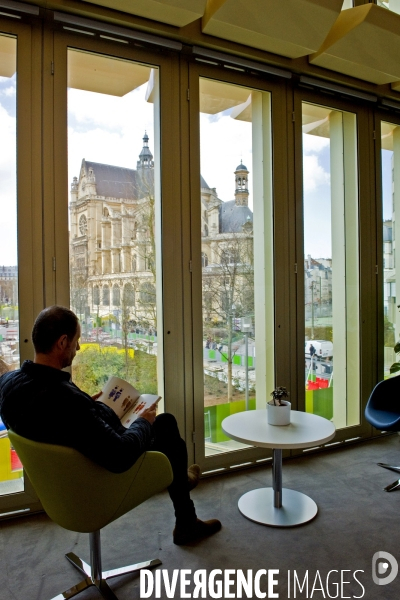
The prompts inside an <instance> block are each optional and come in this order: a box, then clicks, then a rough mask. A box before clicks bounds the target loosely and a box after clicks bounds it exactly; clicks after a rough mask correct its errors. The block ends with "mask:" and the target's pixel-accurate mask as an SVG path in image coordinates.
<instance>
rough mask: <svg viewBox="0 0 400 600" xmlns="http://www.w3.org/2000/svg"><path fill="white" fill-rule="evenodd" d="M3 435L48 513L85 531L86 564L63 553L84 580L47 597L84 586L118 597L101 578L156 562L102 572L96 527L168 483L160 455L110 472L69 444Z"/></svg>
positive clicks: (148, 454)
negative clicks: (88, 543) (11, 446)
mask: <svg viewBox="0 0 400 600" xmlns="http://www.w3.org/2000/svg"><path fill="white" fill-rule="evenodd" d="M9 438H10V440H11V443H12V445H13V446H14V448H15V450H16V451H17V453H18V456H19V458H20V459H21V462H22V464H23V465H24V468H25V470H26V472H27V474H28V477H29V479H30V481H31V483H32V485H33V487H34V489H35V491H36V493H37V495H38V497H39V500H40V501H41V503H42V505H43V508H44V510H45V511H46V513H47V514H48V515H49V517H50V518H51V519H52V520H53V521H55V522H56V523H57V524H58V525H61V527H64V528H65V529H69V530H71V531H78V532H81V533H89V536H90V565H88V564H87V563H85V562H84V561H83V560H81V559H80V558H79V557H78V556H76V555H75V554H74V553H72V552H70V553H68V554H66V558H67V559H68V560H69V561H70V562H71V563H72V564H73V565H74V566H75V567H76V568H77V569H79V571H80V572H81V573H82V575H83V576H84V580H83V581H81V582H80V583H79V584H77V585H76V586H74V587H72V588H71V589H69V590H67V591H65V592H63V593H62V594H59V595H58V596H56V597H55V598H54V599H53V600H63V599H68V598H72V597H73V596H76V595H77V594H79V593H80V592H81V591H83V590H85V589H87V588H88V587H90V586H96V587H97V589H98V590H99V592H100V593H101V595H102V596H103V598H106V599H107V600H118V599H117V597H116V596H115V594H114V593H113V592H112V590H111V589H110V587H109V586H108V584H107V581H106V580H107V579H110V578H111V577H117V576H118V575H124V574H126V573H132V572H134V571H138V570H140V569H143V568H149V567H153V566H156V565H159V564H161V561H160V560H159V559H153V560H148V561H145V562H142V563H139V564H136V565H130V566H127V567H122V568H119V569H113V570H112V571H105V572H102V565H101V544H100V530H101V529H102V528H103V527H105V526H106V525H107V524H108V523H111V522H112V521H115V520H116V519H118V518H119V517H121V516H122V515H124V514H125V513H127V512H128V511H130V510H131V509H132V508H134V507H135V506H138V505H139V504H141V503H142V502H144V501H145V500H147V498H150V497H151V496H153V495H154V494H156V493H157V492H161V491H162V490H164V489H165V488H167V487H168V486H169V485H170V483H171V482H172V469H171V465H170V463H169V460H168V459H167V457H166V456H165V455H164V454H161V453H160V452H145V453H144V454H142V455H141V456H140V458H139V459H138V460H137V461H136V463H135V464H134V465H133V466H132V467H131V468H130V469H129V470H128V471H125V472H124V473H118V474H116V473H111V472H110V471H107V470H106V469H104V468H103V467H100V466H99V465H97V464H95V463H94V462H93V461H91V460H90V459H89V458H86V456H83V454H81V453H80V452H78V451H77V450H74V449H73V448H67V447H65V446H57V445H53V444H44V443H41V442H34V441H32V440H28V439H26V438H24V437H21V436H20V435H18V434H16V433H15V432H13V431H11V430H10V431H9Z"/></svg>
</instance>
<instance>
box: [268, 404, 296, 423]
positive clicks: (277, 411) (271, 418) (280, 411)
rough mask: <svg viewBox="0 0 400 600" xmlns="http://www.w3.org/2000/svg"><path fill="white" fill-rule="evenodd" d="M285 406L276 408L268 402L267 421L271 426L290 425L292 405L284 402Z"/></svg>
mask: <svg viewBox="0 0 400 600" xmlns="http://www.w3.org/2000/svg"><path fill="white" fill-rule="evenodd" d="M282 402H283V406H275V405H274V404H270V403H269V402H267V419H268V423H269V424H270V425H289V424H290V409H291V407H292V405H291V403H290V402H288V401H287V400H282Z"/></svg>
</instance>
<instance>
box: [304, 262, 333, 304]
mask: <svg viewBox="0 0 400 600" xmlns="http://www.w3.org/2000/svg"><path fill="white" fill-rule="evenodd" d="M304 302H305V305H306V306H307V305H308V306H311V304H312V302H314V304H318V305H325V306H327V305H328V306H329V305H332V259H331V258H318V259H314V258H311V255H310V254H309V255H308V256H307V258H305V260H304Z"/></svg>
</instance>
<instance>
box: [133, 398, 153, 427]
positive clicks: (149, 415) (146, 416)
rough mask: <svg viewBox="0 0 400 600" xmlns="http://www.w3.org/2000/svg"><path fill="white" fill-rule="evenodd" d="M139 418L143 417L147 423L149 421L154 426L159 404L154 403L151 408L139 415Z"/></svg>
mask: <svg viewBox="0 0 400 600" xmlns="http://www.w3.org/2000/svg"><path fill="white" fill-rule="evenodd" d="M138 416H139V417H142V418H143V419H146V421H148V422H149V423H150V425H153V423H154V420H155V418H156V416H157V402H154V404H152V405H151V406H149V408H146V409H145V410H144V411H143V412H141V413H139V415H138Z"/></svg>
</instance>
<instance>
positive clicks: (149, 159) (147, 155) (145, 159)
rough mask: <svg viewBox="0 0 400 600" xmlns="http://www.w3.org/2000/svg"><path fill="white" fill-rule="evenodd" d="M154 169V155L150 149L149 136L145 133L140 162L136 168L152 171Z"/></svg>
mask: <svg viewBox="0 0 400 600" xmlns="http://www.w3.org/2000/svg"><path fill="white" fill-rule="evenodd" d="M153 167H154V161H153V155H152V153H151V152H150V148H149V136H148V135H147V132H146V131H145V132H144V136H143V148H142V151H141V153H140V154H139V160H138V161H137V164H136V168H137V169H138V170H139V169H152V168H153Z"/></svg>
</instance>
